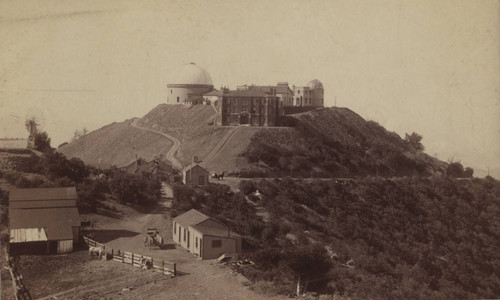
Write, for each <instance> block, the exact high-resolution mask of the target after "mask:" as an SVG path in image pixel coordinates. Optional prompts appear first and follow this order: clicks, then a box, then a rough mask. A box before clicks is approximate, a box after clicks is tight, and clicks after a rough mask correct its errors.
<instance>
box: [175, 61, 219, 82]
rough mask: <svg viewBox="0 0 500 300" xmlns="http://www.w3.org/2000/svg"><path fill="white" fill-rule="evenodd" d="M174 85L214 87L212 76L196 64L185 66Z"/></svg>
mask: <svg viewBox="0 0 500 300" xmlns="http://www.w3.org/2000/svg"><path fill="white" fill-rule="evenodd" d="M174 84H199V85H212V86H213V83H212V77H210V74H208V72H207V71H206V70H205V69H203V68H201V67H199V66H198V65H196V64H195V63H190V64H187V65H185V66H183V67H182V69H181V70H180V72H179V75H178V77H177V79H176V80H175V83H174Z"/></svg>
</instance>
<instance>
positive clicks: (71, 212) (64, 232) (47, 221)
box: [9, 207, 80, 240]
mask: <svg viewBox="0 0 500 300" xmlns="http://www.w3.org/2000/svg"><path fill="white" fill-rule="evenodd" d="M9 223H10V224H9V228H10V229H19V228H45V231H46V233H47V239H48V240H70V239H73V231H72V227H73V226H74V227H77V226H80V216H79V214H78V209H77V208H76V207H64V208H39V209H11V210H10V211H9Z"/></svg>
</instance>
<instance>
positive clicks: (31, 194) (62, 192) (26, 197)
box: [9, 187, 78, 202]
mask: <svg viewBox="0 0 500 300" xmlns="http://www.w3.org/2000/svg"><path fill="white" fill-rule="evenodd" d="M77 198H78V196H77V194H76V188H75V187H63V188H30V189H13V190H11V191H10V192H9V201H10V202H12V201H35V200H67V199H77Z"/></svg>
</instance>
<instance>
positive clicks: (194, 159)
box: [193, 156, 198, 164]
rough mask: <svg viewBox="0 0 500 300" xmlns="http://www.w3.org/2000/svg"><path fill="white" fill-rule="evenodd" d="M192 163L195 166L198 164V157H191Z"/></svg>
mask: <svg viewBox="0 0 500 300" xmlns="http://www.w3.org/2000/svg"><path fill="white" fill-rule="evenodd" d="M193 163H195V164H197V163H198V156H194V157H193Z"/></svg>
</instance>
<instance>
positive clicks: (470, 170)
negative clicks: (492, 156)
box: [464, 167, 474, 178]
mask: <svg viewBox="0 0 500 300" xmlns="http://www.w3.org/2000/svg"><path fill="white" fill-rule="evenodd" d="M473 175H474V169H473V168H470V167H467V168H465V170H464V177H467V178H472V176H473Z"/></svg>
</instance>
